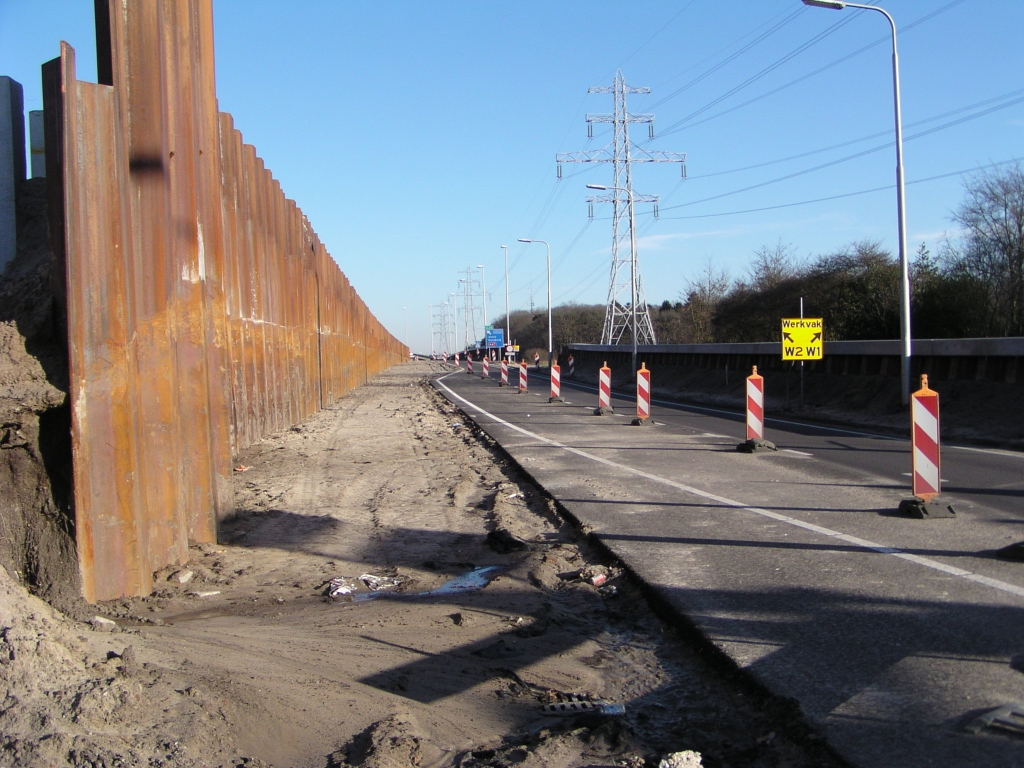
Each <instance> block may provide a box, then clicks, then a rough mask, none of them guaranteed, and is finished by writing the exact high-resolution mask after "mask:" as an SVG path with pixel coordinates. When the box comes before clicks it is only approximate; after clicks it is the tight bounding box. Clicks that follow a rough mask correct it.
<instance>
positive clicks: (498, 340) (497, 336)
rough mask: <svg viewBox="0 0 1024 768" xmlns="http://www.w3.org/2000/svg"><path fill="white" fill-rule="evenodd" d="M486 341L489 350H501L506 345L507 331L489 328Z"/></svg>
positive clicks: (485, 337)
mask: <svg viewBox="0 0 1024 768" xmlns="http://www.w3.org/2000/svg"><path fill="white" fill-rule="evenodd" d="M484 339H485V342H486V344H487V348H488V349H501V348H502V346H503V345H504V344H505V329H504V328H491V327H490V326H488V327H487V330H486V332H485V336H484Z"/></svg>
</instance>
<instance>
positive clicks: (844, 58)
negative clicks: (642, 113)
mask: <svg viewBox="0 0 1024 768" xmlns="http://www.w3.org/2000/svg"><path fill="white" fill-rule="evenodd" d="M962 2H964V0H953V2H951V3H947V4H946V5H944V6H943V7H941V8H938V9H936V10H934V11H932V12H931V13H929V14H926V15H924V16H922V17H921V18H919V19H917V20H916V21H913V22H911V23H910V24H907V25H906V26H904V27H901V29H900V34H904V33H906V32H908V31H909V30H911V29H913V28H914V27H916V26H917V25H918V24H923V23H924V22H926V21H928V20H930V19H932V18H934V17H935V16H938V15H939V14H940V13H945V12H946V11H948V10H949V9H950V8H952V7H953V6H956V5H959V4H960V3H962ZM891 39H892V38H891V37H890V35H884V36H882V37H880V38H878V39H877V40H875V41H874V42H873V43H868V44H867V45H865V46H863V47H861V48H858V49H857V50H856V51H854V52H853V53H848V54H846V55H845V56H842V57H840V58H838V59H836V60H835V61H833V62H831V63H830V64H826V65H825V66H823V67H818V68H817V69H815V70H814V71H813V72H809V73H807V74H806V75H801V76H800V77H798V78H796V79H795V80H790V81H789V82H788V83H785V84H783V85H780V86H779V87H777V88H773V89H772V90H770V91H767V92H766V93H762V94H761V95H760V96H755V97H754V98H752V99H748V100H747V101H744V102H743V103H742V104H737V105H736V106H733V107H729V108H728V109H723V110H722V111H721V112H716V113H715V114H713V115H711V116H710V117H705V118H704V119H703V120H698V121H696V122H693V123H690V124H689V126H688V127H690V128H695V127H696V126H698V125H703V124H704V123H707V122H710V121H711V120H715V119H717V118H719V117H722V116H723V115H727V114H729V113H730V112H735V111H736V110H738V109H742V108H743V107H746V106H748V105H750V104H753V103H754V102H757V101H760V100H761V99H765V98H767V97H769V96H773V95H774V94H776V93H779V92H780V91H784V90H786V89H787V88H790V87H792V86H794V85H797V84H798V83H802V82H803V81H804V80H808V79H810V78H812V77H814V76H815V75H818V74H821V73H822V72H824V71H826V70H828V69H832V68H833V67H836V66H839V65H840V64H842V63H843V62H845V61H848V60H850V59H852V58H854V57H855V56H859V55H860V54H862V53H864V52H865V51H868V50H870V49H872V48H875V47H876V46H879V45H881V44H883V43H887V42H889V40H891ZM684 119H685V120H688V119H689V118H684Z"/></svg>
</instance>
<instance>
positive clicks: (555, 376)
mask: <svg viewBox="0 0 1024 768" xmlns="http://www.w3.org/2000/svg"><path fill="white" fill-rule="evenodd" d="M561 392H562V368H561V366H559V365H558V364H557V363H556V364H554V365H552V366H551V396H550V397H549V398H548V402H549V403H560V402H562V398H561V397H560V395H561Z"/></svg>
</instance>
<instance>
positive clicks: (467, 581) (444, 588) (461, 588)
mask: <svg viewBox="0 0 1024 768" xmlns="http://www.w3.org/2000/svg"><path fill="white" fill-rule="evenodd" d="M500 570H501V566H500V565H489V566H486V567H484V568H474V569H473V570H472V571H470V572H469V573H464V574H462V575H461V576H456V577H455V578H454V579H449V580H448V581H446V582H445V583H444V584H442V585H441V586H440V587H438V588H437V589H432V590H430V591H429V592H420V593H419V594H418V595H417V597H432V596H434V595H457V594H459V593H461V592H472V591H473V590H475V589H483V588H484V587H486V586H487V585H488V584H490V583H491V579H493V578H494V577H495V576H497V575H498V574H497V572H498V571H500Z"/></svg>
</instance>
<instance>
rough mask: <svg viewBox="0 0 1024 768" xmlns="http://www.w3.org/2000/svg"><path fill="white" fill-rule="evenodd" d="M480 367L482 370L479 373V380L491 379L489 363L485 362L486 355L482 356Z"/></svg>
mask: <svg viewBox="0 0 1024 768" xmlns="http://www.w3.org/2000/svg"><path fill="white" fill-rule="evenodd" d="M480 365H481V367H482V368H483V370H482V371H480V378H481V379H489V378H491V364H490V363H489V362H487V356H486V355H485V356H484V359H483V360H482V361H481V363H480Z"/></svg>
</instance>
